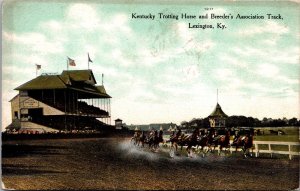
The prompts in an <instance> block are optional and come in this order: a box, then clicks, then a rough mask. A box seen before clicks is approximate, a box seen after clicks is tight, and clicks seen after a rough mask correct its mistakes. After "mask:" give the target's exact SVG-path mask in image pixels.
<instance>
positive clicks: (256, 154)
mask: <svg viewBox="0 0 300 191" xmlns="http://www.w3.org/2000/svg"><path fill="white" fill-rule="evenodd" d="M255 151H256V152H255V157H256V158H257V157H258V144H256V143H255Z"/></svg>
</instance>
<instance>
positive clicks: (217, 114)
mask: <svg viewBox="0 0 300 191" xmlns="http://www.w3.org/2000/svg"><path fill="white" fill-rule="evenodd" d="M208 117H218V118H222V117H223V118H225V117H228V116H227V115H226V114H225V113H224V111H223V110H222V108H221V106H220V105H219V103H217V105H216V108H215V110H214V111H213V112H212V113H211V114H210V115H209V116H208Z"/></svg>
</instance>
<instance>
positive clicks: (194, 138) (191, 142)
mask: <svg viewBox="0 0 300 191" xmlns="http://www.w3.org/2000/svg"><path fill="white" fill-rule="evenodd" d="M199 135H200V131H199V129H198V128H196V129H195V130H194V132H193V134H192V135H191V136H189V137H188V138H187V139H186V140H185V144H186V145H187V148H186V151H187V153H188V156H190V157H192V156H191V149H192V147H193V146H197V145H198V138H199Z"/></svg>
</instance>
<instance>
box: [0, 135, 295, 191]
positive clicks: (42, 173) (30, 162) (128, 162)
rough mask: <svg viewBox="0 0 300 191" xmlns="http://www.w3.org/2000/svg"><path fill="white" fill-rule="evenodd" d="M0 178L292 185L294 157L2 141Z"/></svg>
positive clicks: (32, 183)
mask: <svg viewBox="0 0 300 191" xmlns="http://www.w3.org/2000/svg"><path fill="white" fill-rule="evenodd" d="M2 181H3V183H4V185H5V187H6V188H12V189H17V190H28V189H31V190H46V189H76V190H80V189H82V190H88V189H93V190H103V189H130V190H149V189H151V190H152V189H156V190H157V189H159V190H162V189H168V190H170V189H174V190H182V189H197V190H225V189H227V190H245V189H247V190H292V189H296V188H298V187H299V159H293V160H288V159H286V158H285V159H270V158H248V159H244V158H243V157H242V155H241V154H239V153H237V154H236V155H235V156H232V155H229V156H218V155H217V154H209V155H208V156H206V157H205V158H202V157H195V158H188V157H187V156H186V155H185V154H184V155H181V156H175V157H174V158H170V156H169V154H168V148H160V149H159V151H158V152H156V153H154V152H151V151H150V150H149V149H147V148H144V149H141V148H137V147H135V146H132V145H131V144H130V141H129V140H128V139H122V138H89V139H55V140H51V139H47V140H26V141H25V140H24V141H7V142H3V143H2Z"/></svg>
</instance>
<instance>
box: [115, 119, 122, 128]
mask: <svg viewBox="0 0 300 191" xmlns="http://www.w3.org/2000/svg"><path fill="white" fill-rule="evenodd" d="M122 122H123V121H122V119H119V118H118V119H116V120H115V127H116V129H123V123H122Z"/></svg>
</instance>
